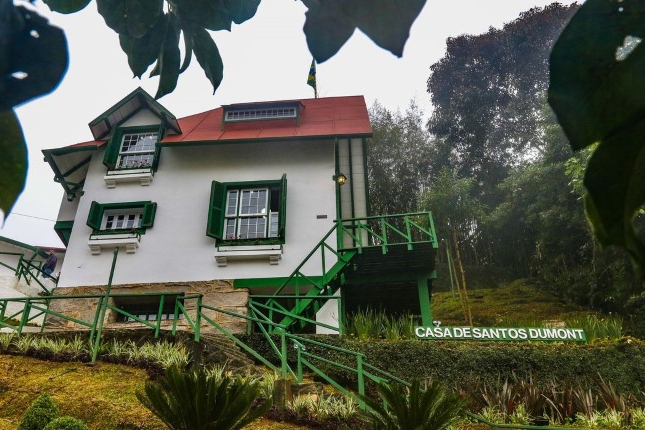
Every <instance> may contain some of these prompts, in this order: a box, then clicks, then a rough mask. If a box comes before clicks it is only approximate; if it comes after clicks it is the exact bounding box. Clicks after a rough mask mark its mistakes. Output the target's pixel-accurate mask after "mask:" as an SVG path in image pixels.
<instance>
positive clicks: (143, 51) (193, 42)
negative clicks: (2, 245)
mask: <svg viewBox="0 0 645 430" xmlns="http://www.w3.org/2000/svg"><path fill="white" fill-rule="evenodd" d="M32 1H33V0H32ZM302 1H303V3H304V4H305V5H306V6H307V7H308V9H309V10H308V11H307V13H306V22H305V26H304V33H305V36H306V38H307V44H308V46H309V50H310V51H311V53H312V55H313V56H314V58H315V59H316V61H318V62H319V63H321V62H323V61H326V60H327V59H329V58H330V57H332V56H333V55H334V54H336V53H337V52H338V50H339V49H340V48H341V47H342V46H343V45H344V43H345V42H346V41H347V40H348V39H349V37H350V36H351V35H352V33H353V32H354V31H355V30H356V29H357V28H358V29H360V30H361V31H362V32H364V33H365V34H366V35H367V36H368V37H370V38H371V39H372V40H373V41H374V42H375V43H376V44H377V45H379V46H381V47H383V48H385V49H387V50H389V51H390V52H392V53H393V54H395V55H397V56H399V57H400V56H401V55H403V47H404V45H405V42H406V41H407V38H408V36H409V29H410V27H411V25H412V23H413V22H414V20H415V19H416V17H417V16H418V14H419V12H421V9H422V8H423V6H424V4H425V1H426V0H395V1H392V0H352V1H344V2H336V1H327V2H322V1H319V0H302ZM44 2H45V3H46V4H47V5H48V6H49V7H50V9H52V10H53V11H56V12H59V13H75V12H78V11H80V10H82V9H84V8H85V7H87V5H88V4H89V3H90V2H91V0H44ZM27 4H28V2H27V1H23V2H22V5H19V6H18V5H14V3H13V0H0V126H2V129H3V131H5V130H6V133H3V136H1V137H0V151H2V153H3V160H2V162H0V169H1V170H2V172H3V175H2V176H1V177H0V210H3V211H4V212H5V213H6V212H8V211H9V210H10V209H11V207H12V206H13V204H14V203H15V201H16V199H17V197H18V194H20V191H21V190H22V188H23V186H24V181H25V177H26V168H27V165H26V150H25V142H24V138H23V136H22V131H21V128H20V123H19V122H18V119H17V118H16V115H15V114H14V112H13V110H12V109H13V107H14V106H17V105H19V104H21V103H24V102H26V101H28V100H31V99H33V98H34V97H38V96H40V95H43V94H46V93H48V92H50V91H52V90H53V89H55V88H56V86H57V85H58V83H59V82H60V80H61V79H62V77H63V75H64V73H65V70H66V68H67V63H68V60H67V42H66V39H65V35H64V33H63V32H62V30H60V29H58V28H56V27H54V26H51V25H49V24H48V23H47V20H45V19H44V18H42V17H41V16H40V15H39V14H38V13H37V12H36V11H35V10H34V9H33V8H32V7H28V6H27ZM96 4H97V7H98V11H99V13H100V14H101V15H102V16H103V18H104V19H105V23H106V24H107V25H108V26H109V27H110V28H111V29H113V30H114V31H115V32H116V33H118V34H119V42H120V45H121V48H122V49H123V51H124V52H125V53H126V54H127V56H128V64H129V66H130V69H131V70H132V73H133V74H134V76H136V77H139V78H140V77H141V76H142V75H143V74H144V73H145V72H146V71H147V70H148V69H149V68H150V66H152V64H153V63H154V64H155V66H154V67H153V68H152V71H151V72H150V76H156V75H158V76H159V87H158V89H157V94H156V96H155V97H156V98H160V97H163V96H164V95H166V94H168V93H170V92H172V91H173V90H174V89H175V86H176V85H177V79H178V78H179V75H180V74H181V73H182V72H183V71H185V70H186V69H187V67H188V65H189V64H190V62H191V59H192V56H193V54H194V55H195V58H196V59H197V62H198V63H199V65H200V66H201V67H202V69H203V70H204V72H205V73H206V76H207V77H208V79H209V80H210V82H211V84H212V86H213V92H215V91H216V90H217V87H218V86H219V84H220V82H221V81H222V77H223V71H224V65H223V62H222V58H221V57H220V54H219V51H218V49H217V46H216V44H215V42H214V41H213V39H212V38H211V37H210V34H209V33H208V31H218V30H230V29H231V24H232V23H233V22H234V23H236V24H240V23H243V22H244V21H246V20H248V19H250V18H252V17H253V15H255V12H256V10H257V7H258V5H259V4H260V0H96ZM374 11H378V13H374ZM330 29H334V31H330ZM181 39H183V41H184V58H183V60H182V58H181V53H180V48H179V44H180V40H181ZM7 173H8V174H7Z"/></svg>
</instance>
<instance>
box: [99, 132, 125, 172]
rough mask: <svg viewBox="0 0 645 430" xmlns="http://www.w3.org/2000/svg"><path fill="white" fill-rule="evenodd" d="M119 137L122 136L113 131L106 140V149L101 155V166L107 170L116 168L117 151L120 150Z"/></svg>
mask: <svg viewBox="0 0 645 430" xmlns="http://www.w3.org/2000/svg"><path fill="white" fill-rule="evenodd" d="M121 137H122V134H121V133H119V132H116V131H115V132H114V134H113V135H112V138H110V140H108V143H107V148H105V154H104V155H103V164H105V165H106V166H107V167H108V169H111V170H114V169H115V168H116V160H117V158H119V149H121Z"/></svg>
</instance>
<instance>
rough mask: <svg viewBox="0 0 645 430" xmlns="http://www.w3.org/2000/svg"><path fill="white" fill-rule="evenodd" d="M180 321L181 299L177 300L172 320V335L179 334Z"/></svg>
mask: <svg viewBox="0 0 645 430" xmlns="http://www.w3.org/2000/svg"><path fill="white" fill-rule="evenodd" d="M178 319H179V297H177V298H176V299H175V312H174V313H173V318H172V335H173V336H174V335H175V334H177V320H178Z"/></svg>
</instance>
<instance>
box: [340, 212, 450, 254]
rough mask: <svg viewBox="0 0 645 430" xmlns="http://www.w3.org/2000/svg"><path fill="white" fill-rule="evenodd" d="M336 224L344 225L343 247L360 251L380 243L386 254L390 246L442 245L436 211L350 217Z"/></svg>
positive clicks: (341, 236)
mask: <svg viewBox="0 0 645 430" xmlns="http://www.w3.org/2000/svg"><path fill="white" fill-rule="evenodd" d="M336 223H337V224H338V225H339V227H340V229H339V230H340V233H339V243H338V249H339V250H347V249H358V250H359V252H360V250H362V249H363V248H367V247H376V246H380V247H381V248H382V250H383V253H384V254H385V253H387V248H388V246H390V245H406V246H407V248H408V249H410V250H411V249H413V246H414V244H418V243H431V244H432V245H433V247H434V248H437V247H438V242H437V233H436V231H435V229H434V222H433V219H432V212H416V213H409V214H396V215H381V216H371V217H364V218H349V219H342V220H336ZM346 239H349V242H350V243H348V241H347V240H346Z"/></svg>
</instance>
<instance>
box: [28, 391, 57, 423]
mask: <svg viewBox="0 0 645 430" xmlns="http://www.w3.org/2000/svg"><path fill="white" fill-rule="evenodd" d="M58 416H59V412H58V406H56V403H54V401H53V400H52V399H51V397H49V395H47V394H46V393H43V394H41V395H40V396H38V398H36V400H34V401H33V402H32V403H31V405H29V407H28V408H27V411H26V412H25V415H24V416H23V417H22V421H21V422H20V425H19V426H18V430H43V429H44V428H45V426H46V425H47V424H49V422H50V421H52V420H54V419H56V418H58Z"/></svg>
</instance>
